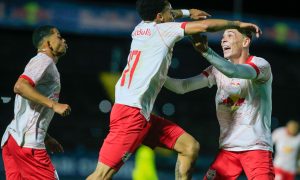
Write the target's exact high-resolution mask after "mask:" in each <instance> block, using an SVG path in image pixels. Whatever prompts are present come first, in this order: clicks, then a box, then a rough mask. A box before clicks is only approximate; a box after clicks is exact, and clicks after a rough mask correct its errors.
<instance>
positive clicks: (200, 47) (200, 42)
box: [192, 34, 208, 53]
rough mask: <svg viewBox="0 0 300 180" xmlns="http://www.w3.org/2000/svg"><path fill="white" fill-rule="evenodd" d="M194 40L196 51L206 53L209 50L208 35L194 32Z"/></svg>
mask: <svg viewBox="0 0 300 180" xmlns="http://www.w3.org/2000/svg"><path fill="white" fill-rule="evenodd" d="M192 40H193V46H194V48H195V49H196V51H199V52H200V53H204V52H206V51H207V50H208V42H207V36H205V35H200V34H194V35H192Z"/></svg>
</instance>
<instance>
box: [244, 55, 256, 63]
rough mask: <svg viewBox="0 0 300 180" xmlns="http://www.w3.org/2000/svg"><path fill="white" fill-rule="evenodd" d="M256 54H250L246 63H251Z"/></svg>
mask: <svg viewBox="0 0 300 180" xmlns="http://www.w3.org/2000/svg"><path fill="white" fill-rule="evenodd" d="M253 57H254V56H249V57H248V59H247V60H246V64H248V63H250V62H251V61H252V59H253Z"/></svg>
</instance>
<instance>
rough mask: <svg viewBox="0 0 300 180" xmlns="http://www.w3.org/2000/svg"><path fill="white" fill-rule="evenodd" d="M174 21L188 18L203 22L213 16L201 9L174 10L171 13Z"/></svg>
mask: <svg viewBox="0 0 300 180" xmlns="http://www.w3.org/2000/svg"><path fill="white" fill-rule="evenodd" d="M171 13H172V15H173V17H174V19H178V18H184V17H188V18H191V19H193V20H201V19H206V18H207V17H210V16H211V15H210V14H208V13H207V12H205V11H201V10H199V9H189V10H187V9H174V10H172V11H171Z"/></svg>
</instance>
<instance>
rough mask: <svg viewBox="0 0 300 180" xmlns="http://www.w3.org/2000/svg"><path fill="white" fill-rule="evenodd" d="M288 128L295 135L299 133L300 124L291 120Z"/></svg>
mask: <svg viewBox="0 0 300 180" xmlns="http://www.w3.org/2000/svg"><path fill="white" fill-rule="evenodd" d="M287 130H288V132H289V134H291V135H292V136H295V135H297V134H298V131H299V124H298V123H297V122H295V121H290V122H289V123H288V124H287Z"/></svg>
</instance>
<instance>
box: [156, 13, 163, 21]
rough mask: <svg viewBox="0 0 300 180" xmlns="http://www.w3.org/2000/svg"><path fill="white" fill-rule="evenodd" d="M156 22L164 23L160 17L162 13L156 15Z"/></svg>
mask: <svg viewBox="0 0 300 180" xmlns="http://www.w3.org/2000/svg"><path fill="white" fill-rule="evenodd" d="M156 20H158V21H159V22H163V21H164V17H163V15H162V13H157V15H156Z"/></svg>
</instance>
